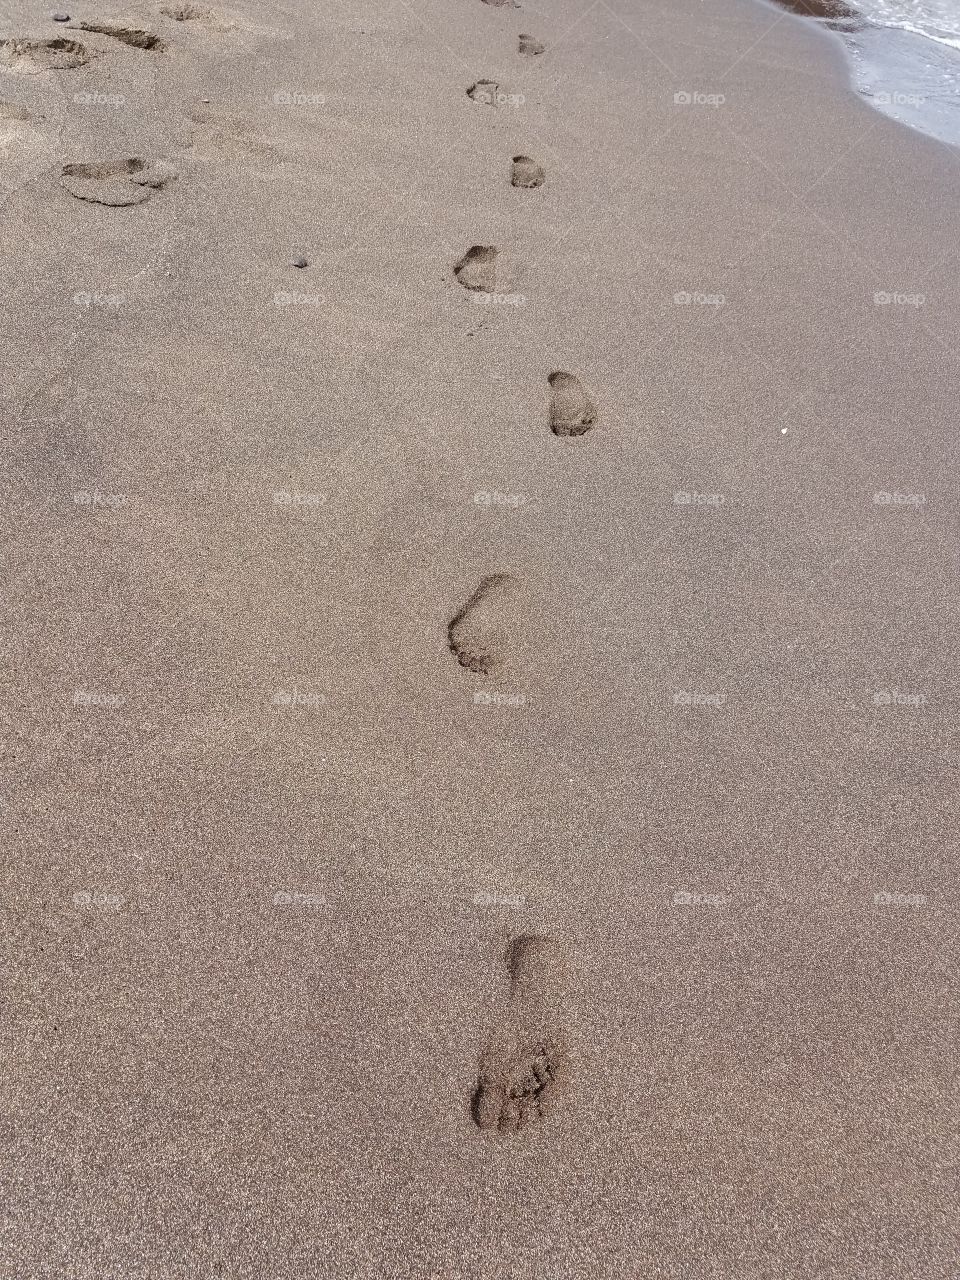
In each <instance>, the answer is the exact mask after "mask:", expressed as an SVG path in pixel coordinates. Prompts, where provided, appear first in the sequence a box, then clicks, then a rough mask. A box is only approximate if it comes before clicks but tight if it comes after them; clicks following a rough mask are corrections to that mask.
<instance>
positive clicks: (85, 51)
mask: <svg viewBox="0 0 960 1280" xmlns="http://www.w3.org/2000/svg"><path fill="white" fill-rule="evenodd" d="M483 3H485V4H490V5H493V6H495V7H505V8H519V5H518V4H517V3H516V0H483ZM160 12H161V13H162V14H163V15H164V16H166V17H168V18H171V19H173V20H175V21H178V22H187V21H192V20H201V21H202V20H207V19H209V18H210V17H211V14H210V11H209V10H206V9H203V8H200V7H198V6H196V5H192V4H188V3H182V4H173V5H167V6H164V7H163V8H162V9H161V10H160ZM78 26H79V29H80V30H82V31H87V32H91V33H94V34H97V35H102V36H107V37H110V38H111V39H114V40H118V41H120V42H121V43H123V44H126V45H128V46H130V47H132V48H135V49H140V50H143V51H148V52H160V51H163V50H164V49H165V48H166V45H165V43H164V41H163V40H162V39H161V37H160V36H159V35H157V34H156V33H155V32H152V31H149V30H146V29H145V28H141V27H131V26H125V25H122V24H120V23H116V22H98V21H88V20H84V21H81V22H80V23H79V24H78ZM518 51H519V53H520V55H521V56H524V57H537V56H539V55H540V54H542V53H543V51H544V45H543V44H542V43H541V42H540V41H538V40H536V39H534V38H533V37H532V36H529V35H521V36H520V39H519V50H518ZM98 56H100V54H99V51H97V50H92V49H89V48H88V47H87V46H86V45H84V44H83V43H82V42H81V41H79V40H77V39H74V38H72V37H68V36H56V37H53V36H51V37H49V38H42V39H17V38H15V39H5V40H2V41H0V67H4V68H6V69H8V70H16V71H21V72H26V73H28V74H33V73H37V72H42V71H67V70H72V69H75V68H77V67H82V66H84V65H85V64H87V63H88V62H89V61H90V60H91V59H92V58H94V57H98ZM467 93H468V96H469V97H470V98H471V99H472V100H473V101H475V102H477V103H480V104H481V105H487V106H493V107H496V106H498V105H499V104H500V102H502V101H503V96H504V95H502V94H501V90H500V87H499V85H497V84H496V83H495V82H493V81H489V80H480V81H477V82H476V83H475V84H474V85H472V86H471V87H470V88H469V89H468V91H467ZM175 176H176V174H175V171H174V170H173V169H172V168H171V167H170V166H169V165H167V164H165V163H163V162H150V161H148V160H146V159H144V158H143V157H141V156H128V157H123V158H119V159H112V160H102V161H98V162H94V163H73V164H65V165H63V166H62V170H61V175H60V182H61V185H62V186H63V188H64V189H65V190H66V191H68V192H69V193H70V194H71V195H72V196H75V197H76V198H77V199H78V200H83V201H88V202H91V203H96V204H101V205H106V206H109V207H124V206H128V205H136V204H142V203H143V202H144V201H146V200H148V199H149V198H150V196H151V194H152V193H153V192H155V191H159V190H162V189H163V188H164V187H165V186H166V185H167V184H168V183H169V182H171V181H172V180H173V178H174V177H175ZM545 180H546V174H545V172H544V169H543V167H542V166H541V165H540V164H538V163H537V161H535V160H533V159H532V158H531V157H530V156H525V155H517V156H514V157H513V160H512V162H511V170H510V183H511V185H512V186H514V187H517V188H519V189H521V190H533V189H535V188H537V187H540V186H542V185H543V183H544V182H545ZM496 266H497V249H496V247H495V246H493V245H473V246H472V247H471V248H469V249H468V250H467V252H466V253H465V254H464V255H463V257H462V258H461V259H460V261H459V262H458V263H457V264H456V266H455V268H454V274H455V277H456V279H457V281H458V282H459V283H460V284H461V285H462V286H463V287H464V288H465V289H468V290H471V291H483V292H487V293H492V292H493V291H494V289H495V286H496ZM547 384H548V395H549V410H548V424H549V427H550V430H551V431H552V432H553V434H554V435H557V436H561V437H577V436H582V435H584V434H585V433H586V432H588V431H590V430H591V428H592V427H593V426H594V425H595V423H596V420H597V410H596V406H595V404H594V402H593V400H592V398H591V396H590V395H589V393H588V392H587V391H586V389H585V388H584V387H583V385H582V384H581V382H580V380H579V379H578V378H577V377H576V375H574V374H572V373H568V372H565V371H562V370H560V371H556V372H553V373H551V374H550V375H549V377H548V379H547ZM520 596H521V587H520V583H519V582H518V580H517V579H516V578H515V577H514V576H513V575H511V574H507V573H491V574H489V575H487V576H485V577H484V578H482V579H481V581H480V583H479V585H478V586H477V588H476V590H475V591H474V592H473V594H472V595H471V596H470V598H469V599H468V600H467V601H466V603H465V604H464V605H463V606H462V608H461V609H460V610H459V611H458V612H457V614H456V615H455V616H454V617H453V618H452V619H451V621H450V624H449V626H448V642H449V647H450V650H451V653H452V654H453V656H454V657H455V658H456V660H457V662H458V663H459V664H460V666H461V667H463V668H464V669H465V670H467V671H470V672H472V673H474V674H476V675H483V676H489V675H492V674H496V673H497V672H499V671H500V670H501V669H503V668H505V667H509V663H510V661H511V659H512V658H513V656H514V654H515V646H516V643H517V638H518V635H519V634H520V607H519V606H520ZM506 965H507V970H508V974H509V978H510V997H509V1001H508V1003H507V1007H506V1010H505V1012H504V1014H503V1017H502V1019H501V1021H500V1023H499V1024H498V1025H497V1027H496V1028H495V1029H494V1030H493V1032H492V1033H491V1035H490V1037H489V1040H488V1042H487V1044H486V1046H485V1048H484V1049H483V1051H482V1053H481V1056H480V1061H479V1066H478V1074H477V1084H476V1089H475V1092H474V1095H473V1099H472V1105H471V1114H472V1116H473V1119H474V1122H475V1123H476V1125H477V1126H478V1127H479V1128H480V1129H482V1130H491V1131H494V1132H496V1133H499V1134H512V1133H517V1132H519V1131H520V1130H522V1129H524V1128H526V1127H527V1126H528V1125H529V1124H532V1123H534V1122H536V1121H539V1120H541V1119H543V1118H544V1117H545V1116H547V1115H548V1114H549V1113H550V1111H551V1109H552V1108H553V1107H554V1105H555V1104H556V1103H558V1102H559V1101H560V1099H561V1098H562V1096H563V1091H564V1088H565V1085H566V1081H567V1074H568V1055H567V1049H566V1045H565V1040H564V1035H563V1032H562V1031H561V1030H560V1022H561V1016H560V1010H561V997H562V988H563V964H562V957H561V955H560V952H559V949H558V947H557V945H556V943H554V942H553V941H551V940H550V939H549V938H545V937H540V936H538V935H533V934H530V935H524V936H522V937H519V938H517V939H515V940H514V941H513V942H512V943H511V944H510V946H509V948H508V950H507V955H506Z"/></svg>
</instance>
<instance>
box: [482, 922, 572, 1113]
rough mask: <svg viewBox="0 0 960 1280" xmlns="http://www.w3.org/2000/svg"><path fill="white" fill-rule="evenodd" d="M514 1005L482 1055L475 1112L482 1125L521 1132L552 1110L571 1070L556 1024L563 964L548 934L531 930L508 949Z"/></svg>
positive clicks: (558, 1099)
mask: <svg viewBox="0 0 960 1280" xmlns="http://www.w3.org/2000/svg"><path fill="white" fill-rule="evenodd" d="M507 967H508V969H509V971H510V1010H509V1014H508V1016H507V1018H506V1021H505V1024H504V1026H503V1028H501V1030H500V1031H499V1032H498V1033H497V1034H496V1035H495V1036H494V1038H493V1040H492V1041H491V1043H490V1044H489V1045H488V1046H487V1048H486V1049H485V1050H484V1052H483V1054H482V1056H481V1058H480V1067H479V1072H478V1076H477V1087H476V1090H475V1091H474V1095H473V1100H472V1104H471V1114H472V1116H473V1120H474V1123H475V1124H476V1125H477V1127H478V1128H480V1129H484V1130H496V1131H497V1132H498V1133H502V1134H510V1133H517V1132H519V1131H520V1130H521V1129H524V1128H526V1127H527V1125H529V1124H533V1123H536V1122H538V1121H540V1120H542V1119H544V1118H545V1117H546V1116H548V1115H549V1114H550V1112H551V1111H552V1110H553V1109H554V1107H555V1106H556V1104H557V1103H558V1102H559V1101H560V1098H561V1096H562V1093H563V1090H564V1087H565V1085H566V1082H567V1076H568V1055H567V1050H566V1047H565V1045H564V1041H563V1036H562V1033H560V1032H559V1031H557V1030H556V1028H555V1026H554V1025H553V1024H554V1021H555V1018H556V1012H557V1007H558V1005H559V1002H560V989H561V986H562V972H563V966H562V964H561V963H560V956H559V953H558V951H557V948H556V945H555V944H554V943H553V942H551V941H550V939H549V938H542V937H538V936H537V935H527V936H524V937H521V938H518V939H516V941H515V942H514V943H513V944H512V945H511V947H510V948H509V950H508V952H507Z"/></svg>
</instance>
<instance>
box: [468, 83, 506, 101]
mask: <svg viewBox="0 0 960 1280" xmlns="http://www.w3.org/2000/svg"><path fill="white" fill-rule="evenodd" d="M499 96H500V86H499V85H498V84H495V83H494V82H493V81H492V80H478V81H477V83H476V84H472V85H471V86H470V88H469V89H468V90H467V97H468V98H472V99H473V101H474V102H479V103H482V105H483V106H485V107H495V106H496V105H497V98H498V97H499Z"/></svg>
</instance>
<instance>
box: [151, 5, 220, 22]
mask: <svg viewBox="0 0 960 1280" xmlns="http://www.w3.org/2000/svg"><path fill="white" fill-rule="evenodd" d="M160 12H161V13H162V14H163V16H164V17H165V18H172V19H173V20H174V22H208V21H209V20H210V19H211V18H212V17H213V14H212V13H211V12H210V10H209V9H202V8H201V7H200V6H199V5H197V4H165V5H163V6H162V7H161V9H160Z"/></svg>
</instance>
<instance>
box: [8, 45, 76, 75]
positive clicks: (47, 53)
mask: <svg viewBox="0 0 960 1280" xmlns="http://www.w3.org/2000/svg"><path fill="white" fill-rule="evenodd" d="M93 56H94V55H93V54H92V53H91V52H90V50H89V49H87V48H86V47H85V46H84V45H82V44H81V43H80V41H79V40H67V39H65V38H64V37H62V36H53V37H51V38H50V39H49V40H0V67H6V68H8V69H9V70H11V71H25V72H27V73H28V74H31V75H35V74H36V73H37V72H38V71H72V70H73V69H74V67H82V66H84V65H85V64H86V63H88V62H89V61H90V59H91V58H92V57H93Z"/></svg>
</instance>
